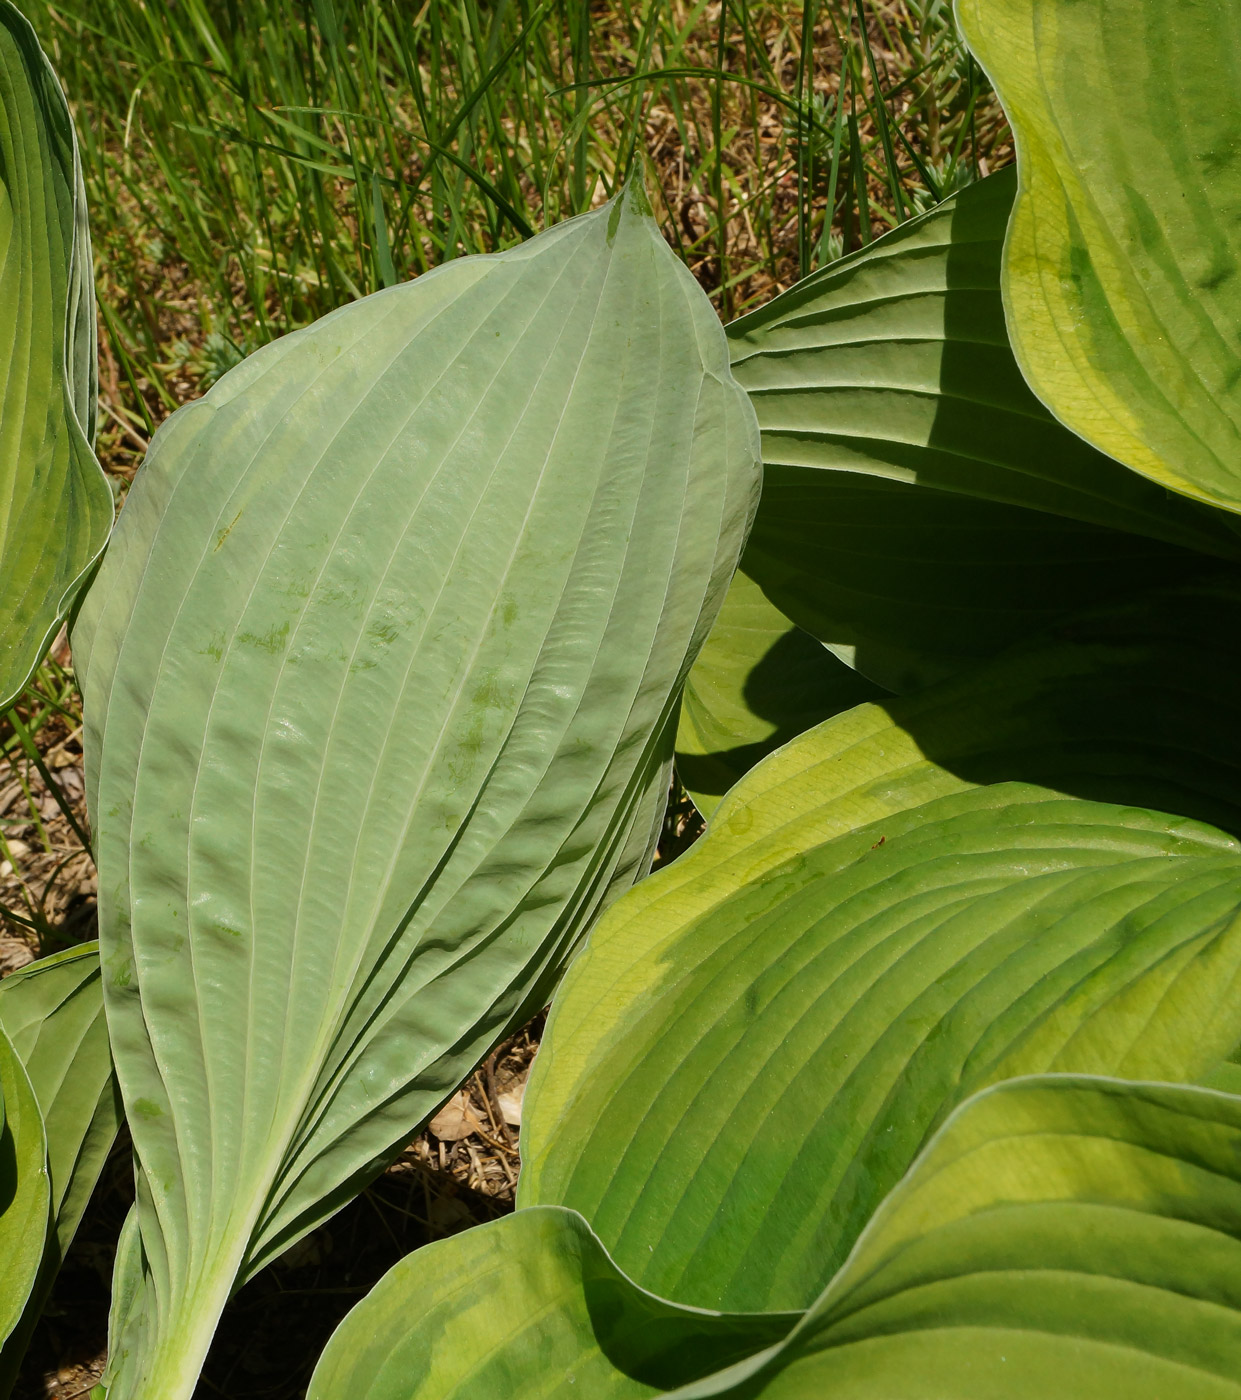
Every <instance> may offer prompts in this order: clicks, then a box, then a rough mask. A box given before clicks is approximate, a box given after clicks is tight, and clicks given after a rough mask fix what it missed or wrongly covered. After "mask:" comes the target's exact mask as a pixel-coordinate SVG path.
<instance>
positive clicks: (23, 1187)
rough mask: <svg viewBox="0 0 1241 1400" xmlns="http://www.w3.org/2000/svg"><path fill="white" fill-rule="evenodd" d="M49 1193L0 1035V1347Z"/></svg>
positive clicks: (34, 1130)
mask: <svg viewBox="0 0 1241 1400" xmlns="http://www.w3.org/2000/svg"><path fill="white" fill-rule="evenodd" d="M50 1205H51V1190H50V1187H49V1184H48V1176H47V1147H46V1141H45V1139H44V1136H43V1120H42V1119H41V1118H40V1117H39V1106H38V1104H37V1103H36V1102H35V1097H34V1092H33V1091H32V1089H31V1087H30V1080H29V1079H28V1078H27V1076H26V1071H25V1070H24V1069H23V1068H22V1062H21V1061H20V1060H19V1059H18V1058H17V1055H16V1053H15V1052H14V1050H13V1047H12V1045H11V1044H10V1043H9V1038H8V1036H6V1035H5V1034H4V1031H3V1030H0V1342H3V1341H5V1340H7V1338H8V1336H9V1334H10V1333H11V1332H12V1331H13V1329H14V1328H15V1327H16V1326H17V1324H18V1321H19V1319H20V1318H21V1315H22V1309H23V1308H24V1307H25V1305H26V1299H27V1298H28V1297H29V1296H30V1291H31V1289H32V1288H33V1287H34V1282H35V1276H36V1275H37V1274H38V1272H39V1263H40V1261H41V1260H42V1258H43V1246H44V1244H45V1243H46V1241H47V1238H48V1230H49V1210H50Z"/></svg>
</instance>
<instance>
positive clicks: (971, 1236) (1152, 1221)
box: [419, 1076, 1241, 1400]
mask: <svg viewBox="0 0 1241 1400" xmlns="http://www.w3.org/2000/svg"><path fill="white" fill-rule="evenodd" d="M1239 1279H1241V1099H1239V1098H1236V1097H1234V1096H1233V1095H1231V1094H1220V1093H1213V1092H1211V1091H1209V1090H1206V1089H1195V1088H1190V1087H1187V1086H1185V1085H1171V1084H1142V1083H1126V1082H1123V1081H1117V1080H1107V1079H1089V1078H1079V1077H1070V1076H1065V1077H1060V1076H1054V1077H1048V1078H1041V1079H1024V1080H1016V1081H1012V1082H1009V1083H1007V1084H1002V1085H999V1086H997V1087H996V1088H994V1089H992V1090H989V1091H987V1092H985V1093H982V1094H979V1095H978V1096H977V1097H976V1098H973V1099H971V1100H970V1101H969V1102H968V1103H967V1104H965V1105H964V1106H963V1107H962V1108H961V1109H959V1110H958V1111H957V1113H956V1114H955V1115H954V1116H953V1117H952V1118H951V1119H950V1120H949V1122H948V1123H947V1124H945V1126H944V1128H943V1129H942V1130H941V1131H940V1133H939V1134H938V1136H937V1137H936V1138H935V1139H934V1140H933V1141H932V1142H931V1144H930V1145H929V1146H928V1148H927V1150H926V1151H925V1152H924V1153H923V1154H922V1156H921V1157H920V1158H919V1160H918V1161H917V1163H916V1164H915V1165H914V1167H913V1169H912V1170H911V1171H910V1173H909V1175H908V1176H907V1177H906V1178H905V1180H904V1181H902V1182H901V1184H900V1185H899V1186H898V1187H897V1189H896V1190H895V1191H893V1193H892V1194H891V1196H890V1197H889V1198H888V1199H887V1200H886V1201H885V1202H884V1203H883V1205H882V1206H881V1207H880V1209H879V1211H878V1212H877V1214H876V1216H875V1218H874V1219H873V1220H872V1221H871V1223H870V1226H869V1227H868V1229H867V1230H866V1232H865V1234H864V1235H863V1236H862V1238H861V1240H860V1241H859V1243H858V1246H857V1249H856V1250H855V1251H854V1253H853V1255H852V1257H851V1258H850V1259H849V1262H848V1263H847V1264H846V1265H845V1267H844V1268H843V1269H842V1270H841V1272H840V1274H839V1275H838V1276H837V1277H836V1278H835V1279H834V1280H833V1281H832V1284H831V1286H830V1287H829V1288H828V1289H827V1291H826V1293H825V1294H824V1296H823V1297H822V1298H820V1299H819V1300H818V1302H816V1303H815V1305H814V1307H813V1308H811V1310H810V1312H809V1313H808V1314H807V1316H806V1318H805V1319H804V1320H803V1321H802V1322H801V1323H800V1324H799V1326H798V1327H797V1328H796V1329H795V1330H794V1331H793V1332H792V1334H791V1335H790V1337H789V1338H788V1340H787V1342H785V1344H784V1345H783V1346H781V1347H780V1348H778V1349H777V1350H776V1351H774V1352H773V1353H771V1354H769V1355H767V1356H758V1357H755V1358H754V1359H753V1360H752V1361H751V1362H750V1363H748V1364H745V1365H743V1366H739V1367H736V1368H735V1369H734V1373H733V1376H732V1377H729V1376H727V1375H725V1376H720V1377H716V1378H713V1379H710V1380H707V1381H705V1382H702V1383H699V1384H691V1385H688V1386H686V1387H684V1388H683V1389H681V1390H677V1391H675V1392H672V1393H673V1394H675V1396H676V1397H677V1400H705V1398H706V1397H708V1396H713V1397H719V1400H726V1398H727V1400H743V1397H744V1398H745V1400H751V1398H753V1400H757V1397H760V1396H761V1397H762V1400H881V1397H882V1400H887V1397H890V1396H893V1395H899V1396H901V1397H902V1400H941V1398H942V1397H944V1396H952V1397H953V1400H958V1398H959V1400H1048V1397H1050V1396H1056V1397H1057V1398H1058V1400H1061V1398H1062V1400H1099V1397H1107V1398H1108V1400H1112V1397H1116V1400H1121V1397H1123V1398H1124V1400H1171V1397H1173V1396H1175V1397H1176V1400H1237V1397H1238V1396H1241V1285H1239V1283H1238V1280H1239ZM605 1393H606V1392H605ZM419 1400H433V1393H431V1394H428V1395H426V1396H425V1397H423V1396H422V1395H421V1394H420V1395H419Z"/></svg>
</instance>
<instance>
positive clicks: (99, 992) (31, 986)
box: [0, 944, 120, 1396]
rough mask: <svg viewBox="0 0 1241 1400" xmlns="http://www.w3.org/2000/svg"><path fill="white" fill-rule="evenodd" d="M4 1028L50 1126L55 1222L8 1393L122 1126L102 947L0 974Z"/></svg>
mask: <svg viewBox="0 0 1241 1400" xmlns="http://www.w3.org/2000/svg"><path fill="white" fill-rule="evenodd" d="M0 1031H3V1032H4V1033H5V1034H6V1035H7V1036H8V1037H9V1039H10V1040H11V1041H12V1044H13V1048H14V1050H15V1051H16V1052H17V1055H18V1057H19V1059H20V1060H21V1061H22V1063H23V1065H24V1066H25V1068H26V1073H27V1075H28V1076H29V1079H30V1082H31V1086H32V1088H33V1090H34V1095H35V1099H36V1100H37V1102H38V1105H39V1110H40V1113H41V1114H42V1117H43V1121H44V1124H45V1126H46V1132H47V1158H48V1172H49V1175H50V1178H51V1211H52V1224H53V1231H52V1234H51V1236H50V1237H49V1240H48V1247H47V1249H46V1251H45V1252H44V1255H43V1263H42V1266H41V1268H40V1270H39V1278H38V1282H37V1284H36V1285H35V1288H34V1291H33V1292H32V1293H31V1295H30V1298H29V1300H28V1302H27V1304H26V1310H25V1314H24V1315H23V1317H22V1320H21V1323H20V1324H19V1326H18V1327H17V1329H16V1330H15V1331H14V1333H13V1334H12V1335H11V1336H10V1337H9V1339H8V1341H7V1342H6V1343H5V1344H4V1346H3V1348H0V1396H3V1395H7V1394H8V1392H9V1389H10V1387H11V1386H12V1384H13V1381H14V1379H15V1377H16V1374H17V1368H18V1366H19V1365H20V1364H21V1359H22V1354H23V1352H24V1351H25V1348H26V1344H27V1342H28V1341H29V1339H30V1333H31V1331H32V1329H33V1327H34V1325H35V1323H36V1322H37V1321H38V1316H39V1313H40V1311H41V1310H42V1307H43V1304H44V1302H45V1301H46V1298H47V1294H48V1292H49V1291H50V1289H51V1286H52V1282H53V1280H54V1279H55V1277H56V1272H57V1270H58V1269H59V1268H60V1263H61V1260H62V1259H63V1258H64V1256H65V1252H66V1251H67V1250H68V1248H69V1245H70V1242H71V1241H72V1239H73V1236H74V1233H75V1232H76V1230H77V1227H78V1223H79V1221H80V1220H81V1218H82V1213H83V1211H84V1210H85V1209H86V1203H87V1201H88V1200H89V1199H90V1194H91V1191H92V1190H93V1189H94V1186H95V1183H96V1181H97V1180H98V1179H99V1173H100V1172H101V1171H102V1170H103V1164H104V1161H105V1159H106V1158H107V1155H108V1150H109V1148H110V1147H111V1146H112V1142H113V1140H114V1139H115V1137H116V1131H117V1128H118V1127H119V1125H120V1102H119V1098H118V1095H117V1088H116V1076H115V1075H114V1074H113V1072H112V1056H111V1054H110V1052H109V1050H108V1030H107V1026H106V1025H105V1024H104V1016H103V988H102V983H101V979H100V974H99V955H98V952H97V950H96V948H95V946H94V945H93V944H88V945H85V946H83V947H81V948H72V949H70V950H69V951H68V952H64V953H57V954H55V955H54V956H52V957H50V958H43V959H41V960H40V961H39V962H37V963H32V964H31V965H30V966H29V967H26V968H23V969H22V970H21V971H20V972H15V973H13V974H11V975H10V976H8V977H6V978H5V979H4V981H3V982H0Z"/></svg>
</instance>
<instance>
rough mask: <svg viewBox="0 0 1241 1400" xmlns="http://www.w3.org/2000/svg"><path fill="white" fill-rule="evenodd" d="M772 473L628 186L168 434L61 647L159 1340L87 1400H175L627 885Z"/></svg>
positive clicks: (331, 321) (380, 310)
mask: <svg viewBox="0 0 1241 1400" xmlns="http://www.w3.org/2000/svg"><path fill="white" fill-rule="evenodd" d="M758 465H759V464H758V433H757V428H756V425H755V423H754V418H753V412H752V410H751V408H750V406H749V401H748V399H747V398H746V396H745V394H744V393H743V391H742V390H741V389H740V388H739V387H738V386H737V385H736V384H735V383H734V382H733V380H732V378H731V375H730V373H729V369H728V357H727V349H726V345H725V341H724V335H723V331H722V329H721V328H720V326H719V323H718V320H717V319H716V318H715V316H714V313H713V312H712V310H711V307H710V303H709V302H708V300H707V299H706V297H705V296H704V295H703V294H702V292H701V291H700V289H699V288H698V287H697V285H696V283H695V282H694V280H693V278H692V277H691V276H690V274H689V273H688V272H687V270H686V269H685V268H684V267H683V266H682V265H681V264H680V262H679V261H678V260H677V259H676V258H675V257H674V256H673V255H672V253H671V252H670V251H669V250H668V248H667V247H666V246H665V244H664V243H663V241H662V239H661V238H660V236H659V233H658V230H657V228H656V226H655V224H654V221H653V220H652V219H651V218H650V216H649V212H647V211H645V209H644V200H643V198H642V196H641V194H640V192H639V191H637V190H631V191H630V192H629V193H628V194H627V195H626V196H624V197H623V198H622V199H619V200H617V201H614V202H613V203H612V204H611V205H609V206H608V207H607V208H605V209H602V210H600V211H599V212H597V213H595V214H590V215H587V216H585V217H583V218H580V219H575V220H572V221H570V222H568V223H565V224H563V225H561V226H559V227H558V228H555V229H552V230H551V231H550V232H548V233H546V234H544V235H542V236H541V237H540V238H538V239H535V240H533V241H532V242H530V243H528V244H526V245H524V246H522V247H520V248H517V249H514V250H513V251H511V252H508V253H505V254H501V255H499V256H494V257H483V258H467V259H460V260H457V261H454V262H452V263H450V264H447V265H445V266H444V267H443V268H441V269H439V270H437V271H436V272H434V273H431V274H429V275H427V276H426V277H423V278H420V279H418V280H417V281H415V282H413V283H410V284H408V285H405V286H400V287H395V288H391V289H389V290H387V291H385V292H381V293H378V294H377V295H375V296H373V297H370V298H368V299H366V300H363V301H360V302H357V303H355V304H354V305H352V306H350V307H347V308H345V309H344V310H342V311H339V312H337V313H334V314H333V315H331V316H329V317H326V318H325V319H324V320H322V321H321V322H319V323H318V324H316V325H315V326H313V327H311V328H310V329H308V330H307V331H304V332H301V333H299V334H297V335H293V336H289V337H287V338H286V339H284V340H281V341H278V342H276V343H275V344H274V345H272V346H269V347H267V348H266V349H264V350H262V351H260V352H259V353H258V354H257V355H255V356H253V357H252V358H251V359H249V360H248V361H246V362H245V363H244V364H242V365H241V366H239V367H238V368H237V369H236V370H234V371H233V372H232V373H230V374H229V375H227V376H225V378H223V379H222V380H221V381H220V382H219V384H218V385H216V386H215V388H213V389H212V390H211V391H210V393H208V394H207V396H206V397H205V398H204V399H203V400H202V401H201V402H200V403H197V404H194V405H191V406H190V407H188V408H186V409H184V410H182V411H181V412H180V413H178V414H176V415H175V416H174V417H173V418H172V419H171V420H170V421H169V422H168V424H167V425H166V426H165V427H164V428H163V429H161V432H160V434H159V436H158V439H157V441H156V442H155V443H154V444H153V445H152V450H151V453H150V455H149V457H148V460H147V464H146V465H145V467H144V468H143V471H142V473H141V475H140V476H139V478H138V480H137V482H136V483H135V486H134V489H133V491H132V492H131V494H130V496H129V498H128V501H127V503H126V506H125V509H124V511H123V512H122V515H121V519H120V522H119V524H118V535H117V541H116V548H115V549H113V550H111V551H110V552H109V554H108V556H107V558H106V559H105V561H104V564H103V566H102V568H101V570H100V574H99V577H98V580H97V582H96V584H95V586H94V587H93V588H92V589H91V592H90V594H89V595H88V598H87V600H86V602H85V604H84V606H83V610H82V613H81V617H80V620H79V622H78V625H77V628H76V630H75V633H74V650H75V656H76V657H77V658H78V660H79V665H81V666H84V695H85V699H86V713H87V716H88V722H87V733H86V743H87V758H88V770H89V771H88V788H89V794H88V795H89V800H90V803H91V809H92V818H93V822H94V826H95V830H96V832H97V839H98V860H99V872H100V876H99V878H100V920H101V938H100V941H101V956H102V961H103V968H104V1000H105V1005H106V1007H107V1013H108V1024H109V1031H110V1035H111V1039H112V1044H113V1052H114V1055H115V1059H116V1065H117V1074H118V1078H119V1080H120V1084H121V1089H122V1093H123V1096H124V1100H125V1107H126V1113H127V1117H128V1119H129V1122H130V1128H131V1131H132V1133H133V1137H134V1143H135V1148H136V1152H137V1157H138V1161H139V1165H140V1173H139V1178H140V1179H139V1194H138V1219H139V1230H140V1236H141V1241H140V1242H141V1254H142V1257H143V1258H144V1260H145V1268H146V1282H145V1284H144V1288H145V1296H144V1298H143V1300H142V1302H141V1304H140V1305H139V1306H137V1307H136V1308H135V1310H134V1315H135V1316H140V1317H141V1318H142V1327H144V1328H146V1329H147V1335H148V1337H149V1339H150V1340H149V1345H147V1344H146V1343H143V1342H141V1341H140V1340H134V1338H135V1337H136V1335H137V1334H136V1333H128V1334H126V1336H127V1340H126V1341H125V1342H124V1343H123V1344H122V1345H120V1346H118V1348H117V1354H116V1356H115V1357H114V1360H113V1363H112V1369H111V1373H110V1381H109V1397H110V1400H128V1398H129V1397H131V1396H141V1397H142V1400H172V1397H181V1396H188V1395H189V1394H190V1393H191V1391H192V1389H193V1386H194V1381H195V1377H196V1374H197V1370H198V1367H199V1364H200V1361H201V1356H202V1354H203V1351H204V1350H205V1347H206V1345H207V1342H208V1340H209V1338H210V1335H211V1331H212V1328H213V1326H214V1321H215V1318H216V1316H217V1315H218V1312H219V1309H220V1308H221V1307H222V1305H223V1303H224V1301H225V1299H226V1297H227V1296H228V1294H229V1292H230V1291H231V1290H232V1289H233V1287H234V1286H235V1284H236V1282H237V1281H238V1280H239V1279H244V1278H245V1277H247V1276H248V1275H249V1274H251V1273H252V1272H253V1271H254V1270H255V1269H256V1268H258V1267H260V1266H261V1264H262V1263H264V1262H265V1261H266V1260H268V1259H270V1258H272V1257H273V1256H274V1255H276V1254H278V1253H279V1252H281V1251H282V1250H283V1249H284V1248H286V1247H287V1245H288V1244H289V1243H290V1241H292V1240H293V1239H295V1238H297V1237H298V1236H299V1235H300V1234H301V1233H303V1232H304V1231H305V1230H306V1229H308V1228H309V1227H310V1226H311V1225H313V1224H314V1223H315V1222H316V1221H317V1220H319V1219H322V1218H323V1217H324V1215H326V1214H328V1213H330V1212H331V1211H332V1210H334V1209H336V1208H337V1207H338V1206H339V1205H340V1204H342V1203H343V1202H344V1201H345V1200H346V1199H348V1198H349V1196H350V1195H351V1194H353V1193H354V1192H355V1191H356V1190H357V1189H358V1187H359V1186H360V1184H362V1183H363V1182H365V1180H367V1179H368V1177H369V1176H370V1175H372V1174H373V1173H374V1172H375V1171H377V1170H378V1169H379V1167H380V1166H381V1165H382V1163H383V1162H384V1161H385V1160H386V1159H387V1158H388V1157H389V1156H390V1155H391V1154H392V1153H393V1152H394V1151H395V1150H396V1149H397V1148H398V1147H399V1145H400V1144H401V1143H403V1142H404V1141H407V1140H408V1137H409V1135H410V1133H411V1132H412V1131H413V1129H414V1128H415V1127H416V1126H417V1124H418V1123H419V1122H420V1121H422V1120H423V1119H424V1118H426V1117H427V1116H428V1115H429V1114H430V1113H431V1112H432V1111H433V1110H434V1109H435V1108H436V1107H437V1106H438V1104H439V1103H440V1102H441V1101H442V1100H443V1099H444V1098H445V1097H446V1095H447V1094H448V1093H449V1092H450V1091H451V1090H452V1089H453V1087H455V1085H456V1083H457V1082H458V1081H459V1080H460V1079H461V1078H462V1077H464V1075H465V1074H466V1073H467V1072H468V1070H469V1069H470V1067H471V1066H472V1065H473V1064H474V1063H476V1062H477V1060H478V1059H479V1058H480V1057H481V1056H482V1054H484V1053H485V1051H486V1049H487V1047H488V1046H489V1045H491V1044H492V1043H494V1042H495V1041H496V1040H497V1039H498V1038H499V1037H500V1036H502V1035H503V1034H504V1032H505V1030H506V1028H508V1027H510V1026H511V1025H513V1024H514V1023H515V1022H518V1023H519V1022H520V1020H521V1019H522V1018H523V1017H525V1016H527V1015H529V1014H530V1013H531V1012H532V1011H533V1010H534V1009H536V1008H537V1007H538V1006H539V1005H541V1004H542V1003H543V1002H544V1000H545V999H546V997H547V995H548V993H549V991H550V989H551V987H552V985H553V984H554V982H555V980H556V978H557V976H558V975H559V972H560V970H561V968H562V967H563V965H564V963H565V961H566V959H567V957H568V956H569V954H570V952H571V951H572V950H573V949H574V948H575V946H576V944H577V942H578V940H579V939H580V937H581V936H582V934H583V933H584V932H585V930H586V928H587V927H588V925H589V924H590V922H591V920H592V919H593V917H594V915H595V914H596V912H597V911H598V910H599V909H600V908H601V907H602V905H603V904H604V903H605V902H606V901H607V900H608V899H609V898H610V897H611V895H612V894H615V893H617V892H619V891H620V890H621V889H623V888H624V887H626V886H627V885H628V884H629V883H631V882H632V880H633V879H634V878H635V877H636V876H638V875H640V874H641V873H644V871H645V869H646V865H647V862H648V859H649V853H650V847H651V842H652V833H653V831H654V829H655V824H656V822H657V820H658V818H659V816H660V814H661V811H662V807H663V804H664V801H665V798H666V792H667V786H666V785H667V772H668V763H669V760H670V759H671V755H672V741H673V729H674V726H675V721H676V714H677V710H678V707H679V702H680V690H681V686H682V683H683V680H684V677H685V675H686V673H687V671H688V669H689V667H690V665H691V663H692V660H693V658H694V656H695V654H696V653H697V650H698V648H699V647H700V646H701V644H702V641H703V640H704V638H705V636H706V633H707V631H708V630H709V627H710V624H711V621H712V620H713V618H714V615H715V613H716V611H717V610H718V608H719V606H720V603H721V602H722V599H723V595H724V592H725V589H726V586H727V582H728V579H729V577H730V576H731V574H732V572H733V569H734V566H735V564H736V560H737V556H738V553H739V551H740V547H741V543H742V539H743V537H744V532H745V529H746V527H747V525H748V523H749V517H750V514H751V512H752V509H753V500H754V495H755V493H756V490H757V485H758V480H757V477H758ZM127 1287H128V1285H127ZM122 1291H123V1292H124V1291H126V1290H122Z"/></svg>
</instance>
